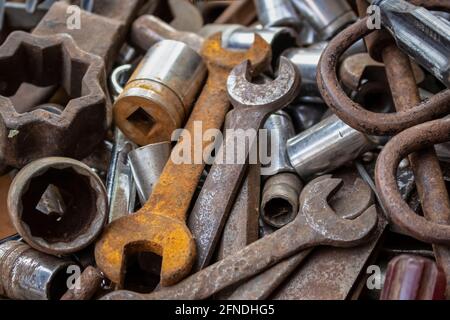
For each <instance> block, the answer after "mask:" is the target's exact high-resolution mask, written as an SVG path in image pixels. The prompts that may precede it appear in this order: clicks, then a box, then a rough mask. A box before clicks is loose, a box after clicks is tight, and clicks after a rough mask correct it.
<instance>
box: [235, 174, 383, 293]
mask: <svg viewBox="0 0 450 320" xmlns="http://www.w3.org/2000/svg"><path fill="white" fill-rule="evenodd" d="M331 177H332V175H325V176H322V177H320V178H317V179H316V180H315V181H320V179H329V178H331ZM333 177H334V178H340V179H342V180H343V183H344V184H343V187H341V188H340V189H339V191H338V192H337V193H336V194H334V195H333V197H332V198H331V199H330V200H329V203H330V205H331V206H332V207H333V208H334V209H335V211H336V214H337V215H338V216H339V217H341V218H343V219H350V220H351V219H354V218H355V217H358V216H359V215H361V214H362V213H363V212H364V211H365V210H367V208H369V207H370V206H371V205H372V204H373V202H374V201H373V193H372V190H371V189H370V187H369V185H368V184H366V183H365V182H364V181H363V180H361V179H360V178H358V177H357V173H355V172H354V171H353V170H348V171H345V170H342V171H340V172H337V175H333ZM302 197H305V194H302ZM300 210H302V208H301V207H300ZM360 247H361V246H360ZM360 247H358V248H353V249H347V250H358V249H359V248H360ZM326 249H330V250H333V251H336V249H334V248H326ZM311 251H313V249H309V250H303V251H302V252H300V253H298V254H296V255H293V256H292V257H290V258H289V259H286V260H284V261H282V262H280V263H278V264H277V265H275V266H273V267H271V268H270V269H268V270H266V271H265V272H262V273H260V274H259V275H257V276H256V277H253V278H252V279H249V280H248V281H247V282H245V283H244V284H242V285H241V286H239V287H238V288H237V289H236V290H235V291H234V292H233V293H232V294H231V295H230V296H229V297H228V300H264V299H267V298H269V296H270V295H271V294H272V293H273V292H274V291H275V290H276V289H277V288H278V287H279V286H280V284H282V283H283V282H285V280H286V279H287V278H289V277H291V276H290V275H291V274H292V273H294V271H295V270H296V269H298V267H299V266H300V265H302V263H303V261H304V260H305V259H306V257H308V256H309V254H310V253H311ZM327 279H328V280H329V278H328V277H327Z"/></svg>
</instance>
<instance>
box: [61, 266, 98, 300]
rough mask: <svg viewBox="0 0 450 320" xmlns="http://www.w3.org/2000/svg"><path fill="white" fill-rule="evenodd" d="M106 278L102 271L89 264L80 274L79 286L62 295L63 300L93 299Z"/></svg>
mask: <svg viewBox="0 0 450 320" xmlns="http://www.w3.org/2000/svg"><path fill="white" fill-rule="evenodd" d="M103 280H104V278H103V275H102V273H101V272H100V271H99V270H98V269H97V268H94V267H92V266H88V267H87V268H86V269H84V271H83V272H82V273H81V275H80V279H79V287H78V288H77V286H74V287H73V288H72V289H69V290H67V291H66V293H64V295H63V296H62V297H61V300H91V299H92V298H93V297H94V295H95V294H96V292H97V291H98V290H99V289H100V287H101V284H102V282H103Z"/></svg>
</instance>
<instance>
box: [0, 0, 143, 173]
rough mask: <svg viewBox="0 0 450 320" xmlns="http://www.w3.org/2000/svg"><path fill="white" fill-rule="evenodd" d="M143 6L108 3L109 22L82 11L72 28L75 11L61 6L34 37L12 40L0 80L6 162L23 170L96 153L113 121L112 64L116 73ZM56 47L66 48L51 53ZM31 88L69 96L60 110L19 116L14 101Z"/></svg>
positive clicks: (31, 109) (0, 56)
mask: <svg viewBox="0 0 450 320" xmlns="http://www.w3.org/2000/svg"><path fill="white" fill-rule="evenodd" d="M138 2H139V1H138V0H132V1H119V0H114V1H108V4H107V5H103V6H99V8H98V10H97V11H98V13H101V14H104V15H105V16H107V17H105V16H100V15H98V14H91V13H89V12H85V11H81V13H80V22H81V28H78V29H71V28H69V27H68V24H67V12H68V11H67V9H68V7H69V6H68V4H66V3H63V2H60V1H59V2H56V3H55V4H53V5H52V6H51V8H50V10H49V11H48V12H47V13H46V15H45V16H44V18H43V19H42V20H41V22H40V23H39V25H38V26H37V27H36V28H35V29H34V31H33V34H32V35H29V34H24V33H13V34H11V35H10V37H9V40H8V41H6V42H5V43H4V45H3V46H2V53H0V61H1V64H2V67H1V68H0V69H1V75H0V78H1V80H0V82H3V81H4V84H3V85H0V87H1V90H0V95H1V96H2V97H1V99H0V100H1V103H0V104H1V106H0V114H1V115H0V122H1V124H0V132H1V134H0V150H1V151H0V158H1V159H0V162H5V163H6V164H10V165H11V166H15V167H23V166H24V165H26V164H27V163H29V162H31V161H33V160H36V159H39V158H42V157H47V156H68V157H72V158H77V159H83V158H84V157H86V156H88V155H89V154H90V153H92V151H93V150H94V148H95V147H96V146H97V145H98V144H99V143H100V142H101V141H102V140H103V138H104V136H105V134H106V131H107V129H108V127H109V125H110V124H111V120H112V117H111V106H110V101H109V99H108V97H107V88H106V76H105V71H104V68H105V67H104V65H106V70H107V71H109V70H110V68H111V66H112V64H113V60H114V57H115V56H116V55H117V53H118V51H119V49H120V47H121V45H122V42H123V40H124V39H125V35H126V33H127V28H128V26H129V24H130V21H131V18H132V16H133V15H134V13H135V11H136V9H137V7H138ZM61 34H65V35H61ZM67 34H68V35H70V36H71V37H72V38H73V39H74V40H75V42H74V41H73V40H72V39H70V37H68V36H67ZM93 34H95V35H96V36H95V37H93V36H92V35H93ZM56 35H58V36H57V37H56V38H55V36H56ZM63 39H64V40H63ZM75 44H76V46H75ZM54 46H58V47H60V49H58V50H56V49H51V48H53V47H54ZM77 46H78V47H77ZM24 47H27V48H28V49H27V50H25V49H22V48H24ZM80 49H81V50H80ZM88 53H90V54H93V55H97V56H99V57H95V56H93V55H90V54H88ZM101 58H102V59H103V62H104V63H102V59H101ZM29 61H33V63H29ZM27 82H29V83H31V84H33V85H35V86H39V87H44V88H45V87H54V88H55V90H58V91H59V92H62V93H63V96H65V98H64V99H61V101H59V102H58V107H57V108H50V109H49V108H48V105H47V106H45V105H44V106H41V107H40V108H39V104H40V103H37V102H36V103H33V104H31V105H30V106H27V107H28V108H27V109H26V110H23V108H22V109H21V110H17V109H16V106H15V105H14V104H13V103H11V101H9V99H8V98H9V97H11V96H13V95H14V93H15V92H16V91H17V90H18V89H19V88H20V86H21V84H23V83H27ZM40 89H42V88H40ZM32 95H34V93H33V94H32ZM38 96H39V95H38ZM36 107H38V110H35V109H36ZM53 107H54V106H53ZM25 111H28V112H25Z"/></svg>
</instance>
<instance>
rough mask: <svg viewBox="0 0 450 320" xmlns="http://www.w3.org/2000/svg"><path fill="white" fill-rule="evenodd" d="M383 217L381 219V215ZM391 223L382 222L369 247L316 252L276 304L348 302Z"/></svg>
mask: <svg viewBox="0 0 450 320" xmlns="http://www.w3.org/2000/svg"><path fill="white" fill-rule="evenodd" d="M379 217H380V215H379ZM386 226H387V223H386V221H385V220H383V219H382V218H379V221H378V226H377V228H376V230H375V232H374V235H373V237H372V238H371V239H370V240H369V241H368V242H367V244H364V245H361V246H358V247H355V248H349V249H334V248H320V250H314V252H313V253H312V254H311V256H309V257H308V258H307V259H306V261H305V262H304V264H302V265H300V267H299V269H297V271H295V272H294V273H293V274H292V275H291V276H290V277H289V278H288V279H287V280H286V282H285V283H284V284H283V285H281V286H280V287H279V288H278V289H277V291H276V292H275V293H274V294H273V296H271V297H270V298H271V299H274V300H345V299H348V298H349V295H350V294H351V292H352V289H353V288H354V285H355V282H356V281H357V280H358V277H359V276H360V275H361V274H362V273H364V272H365V267H366V266H367V262H368V261H369V259H370V258H371V255H372V254H373V252H374V250H375V249H376V248H377V245H378V244H379V243H380V241H381V240H382V236H383V233H384V230H385V228H386Z"/></svg>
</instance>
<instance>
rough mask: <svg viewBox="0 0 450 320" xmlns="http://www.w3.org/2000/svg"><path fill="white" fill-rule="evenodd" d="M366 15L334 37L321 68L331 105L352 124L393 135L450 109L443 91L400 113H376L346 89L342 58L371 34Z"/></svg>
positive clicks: (447, 94)
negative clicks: (340, 64) (340, 71)
mask: <svg viewBox="0 0 450 320" xmlns="http://www.w3.org/2000/svg"><path fill="white" fill-rule="evenodd" d="M367 19H368V18H363V19H361V20H359V21H358V22H356V23H355V24H353V25H351V26H349V27H348V28H347V29H345V30H344V31H342V32H341V33H339V34H338V35H337V36H336V37H335V38H333V39H332V40H331V41H330V43H329V45H328V47H327V48H326V49H325V51H324V53H323V55H322V57H321V60H320V63H319V70H318V76H317V80H318V84H319V89H320V92H321V94H322V96H323V98H324V100H325V102H326V103H327V105H328V106H329V107H330V108H331V109H332V110H333V111H334V112H335V113H336V114H337V115H338V116H339V118H341V119H342V120H343V121H345V122H346V123H347V124H348V125H350V126H351V127H353V128H355V129H357V130H359V131H362V132H364V133H366V134H371V135H391V134H395V133H398V132H401V131H402V130H404V129H406V128H409V127H411V126H414V125H416V124H419V123H423V122H425V121H428V120H432V119H435V118H437V117H439V116H442V115H444V114H445V113H446V112H448V110H449V109H450V90H445V91H442V92H440V93H438V94H436V95H434V96H433V97H432V98H430V99H429V100H427V101H425V102H422V103H420V104H418V105H415V106H414V107H412V108H411V109H409V110H405V111H400V112H397V113H383V114H380V113H375V112H371V111H368V110H365V109H364V108H363V107H362V106H361V105H359V104H357V103H355V102H353V101H352V100H351V99H350V98H349V97H348V96H347V95H346V94H345V92H344V91H343V90H342V88H341V85H340V84H339V81H338V79H337V75H336V68H337V65H338V62H339V58H340V57H341V56H342V54H343V53H344V52H345V50H347V49H348V48H349V47H350V46H351V45H352V44H353V43H355V42H356V41H357V40H358V39H360V38H362V37H364V36H366V35H368V34H370V33H371V32H373V30H369V28H368V26H367Z"/></svg>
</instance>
